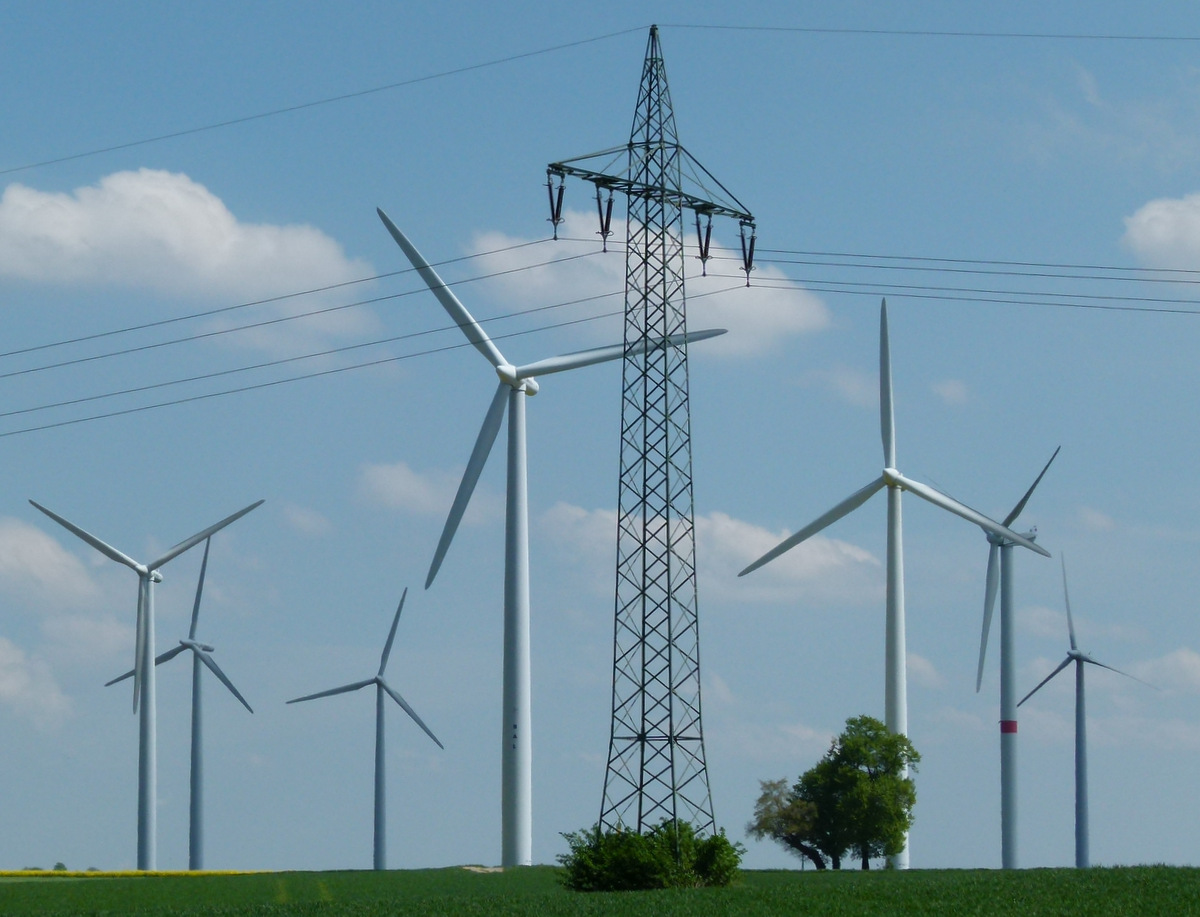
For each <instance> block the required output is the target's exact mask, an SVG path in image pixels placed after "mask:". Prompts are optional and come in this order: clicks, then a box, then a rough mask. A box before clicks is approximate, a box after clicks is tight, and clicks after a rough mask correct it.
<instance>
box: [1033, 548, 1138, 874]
mask: <svg viewBox="0 0 1200 917" xmlns="http://www.w3.org/2000/svg"><path fill="white" fill-rule="evenodd" d="M1062 571H1063V602H1064V604H1065V605H1066V606H1067V636H1068V637H1070V639H1071V648H1070V649H1069V650H1067V658H1066V659H1064V660H1063V661H1062V662H1060V663H1059V664H1058V668H1056V669H1055V670H1054V671H1053V672H1051V673H1050V674H1049V675H1047V676H1046V677H1045V678H1043V679H1042V680H1041V681H1040V682H1038V685H1037V687H1036V688H1034V689H1033V690H1032V691H1030V692H1029V693H1028V694H1026V695H1025V696H1024V697H1022V698H1021V700H1020V701H1019V702H1018V703H1017V706H1018V707H1019V706H1021V704H1023V703H1025V701H1027V700H1029V698H1031V697H1033V695H1035V694H1037V692H1038V691H1040V690H1041V689H1042V686H1043V685H1045V684H1046V683H1047V682H1048V681H1050V679H1051V678H1053V677H1054V676H1055V675H1057V674H1058V673H1059V672H1061V671H1062V670H1063V669H1065V668H1066V667H1067V666H1069V665H1070V664H1071V663H1072V662H1073V663H1075V868H1076V869H1086V868H1087V867H1088V866H1090V865H1091V859H1090V856H1089V853H1088V785H1087V698H1086V696H1085V694H1084V689H1083V666H1084V663H1091V664H1092V665H1096V666H1099V667H1100V668H1102V669H1108V670H1109V671H1112V672H1116V673H1117V674H1118V675H1124V676H1125V677H1126V678H1132V679H1133V680H1134V681H1139V682H1141V683H1142V684H1144V685H1146V686H1147V687H1153V686H1152V685H1150V684H1148V683H1147V682H1144V681H1142V680H1141V679H1140V678H1136V677H1134V676H1133V675H1130V674H1129V673H1128V672H1122V671H1121V670H1120V669H1114V668H1113V667H1112V666H1111V665H1108V664H1107V663H1103V662H1099V661H1097V660H1095V659H1093V658H1092V657H1091V656H1089V655H1088V654H1087V653H1082V652H1080V651H1079V647H1078V646H1077V645H1076V643H1075V622H1074V620H1073V619H1072V618H1071V596H1070V594H1069V593H1068V592H1067V560H1066V558H1065V557H1064V558H1062Z"/></svg>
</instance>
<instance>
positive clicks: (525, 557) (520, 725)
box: [376, 210, 725, 866]
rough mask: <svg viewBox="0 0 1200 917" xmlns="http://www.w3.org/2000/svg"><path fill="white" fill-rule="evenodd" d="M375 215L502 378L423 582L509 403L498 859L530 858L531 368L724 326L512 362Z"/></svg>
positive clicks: (521, 861)
mask: <svg viewBox="0 0 1200 917" xmlns="http://www.w3.org/2000/svg"><path fill="white" fill-rule="evenodd" d="M376 212H377V213H378V214H379V219H381V220H382V221H383V225H384V226H386V227H387V230H388V232H390V233H391V234H392V238H393V239H395V240H396V244H397V245H399V246H400V248H401V250H402V251H403V252H404V254H405V255H406V256H407V258H408V260H409V261H410V262H412V265H413V267H415V268H416V269H417V272H418V273H419V274H420V275H421V278H422V279H423V280H424V281H425V283H426V284H427V285H428V286H429V289H430V290H432V291H433V294H434V296H436V297H437V299H438V302H440V303H441V304H442V306H443V308H445V310H446V312H447V313H449V315H450V318H451V319H452V320H453V321H454V323H455V324H456V325H458V326H459V327H460V328H461V329H462V331H463V334H465V335H466V336H467V340H469V341H470V342H471V344H472V345H474V347H475V349H476V350H478V351H479V352H480V353H481V354H483V356H484V358H485V359H486V360H487V361H488V362H489V363H490V364H491V365H492V367H493V368H494V369H495V371H496V375H497V376H499V378H500V384H499V385H498V386H497V388H496V394H495V395H494V396H493V398H492V403H491V406H490V407H489V408H488V411H487V415H486V416H485V417H484V421H483V427H482V429H481V430H480V431H479V436H478V438H477V439H476V440H475V447H474V449H473V450H472V451H471V458H470V459H469V461H468V462H467V470H466V471H465V472H464V474H463V478H462V482H461V483H460V484H459V486H458V492H457V493H456V494H455V496H454V503H453V504H452V505H451V507H450V515H449V516H448V517H447V519H446V525H445V527H444V528H443V529H442V536H441V539H440V540H439V541H438V545H437V549H436V550H435V551H434V555H433V562H432V563H431V564H430V565H429V574H428V576H427V577H426V578H425V588H426V589H428V588H429V587H430V585H432V583H433V580H434V577H435V576H437V573H438V569H439V568H440V567H441V565H442V560H443V559H444V558H445V556H446V551H447V550H448V549H449V547H450V542H451V541H452V540H453V539H454V533H455V532H456V531H457V530H458V525H459V523H460V522H461V521H462V517H463V513H464V512H466V509H467V504H468V503H469V502H470V500H471V494H472V493H473V492H474V490H475V485H476V484H477V483H478V481H479V475H480V474H481V473H482V471H483V466H484V463H485V462H486V461H487V458H488V455H489V454H490V453H491V450H492V445H493V444H494V443H495V441H496V436H497V434H498V433H499V432H500V423H501V421H502V419H503V415H504V408H505V401H507V403H508V482H507V497H506V501H505V523H504V685H503V699H502V704H503V732H502V742H501V765H500V770H501V778H500V782H501V791H500V811H501V844H500V846H501V857H500V862H501V864H502V865H503V866H528V865H530V864H531V863H532V862H533V808H532V797H533V769H532V757H533V744H532V737H531V714H530V694H531V692H530V675H529V505H528V487H527V464H526V450H525V399H524V398H523V397H522V396H523V395H536V394H537V392H538V389H539V386H538V383H537V380H536V379H535V378H534V377H535V376H540V375H548V374H550V373H558V372H565V371H567V370H570V369H578V368H580V367H583V366H591V365H592V364H594V363H604V362H607V361H609V360H617V359H621V358H622V357H624V356H625V355H626V354H627V353H630V354H637V353H641V352H643V351H645V350H648V349H657V348H659V347H666V346H670V347H677V346H683V345H685V344H687V343H689V342H694V341H701V340H705V339H707V338H711V337H716V336H717V335H720V334H724V333H725V332H724V330H723V329H714V330H709V331H697V332H694V333H688V334H677V335H672V336H670V337H669V338H666V339H665V340H658V341H651V342H649V343H648V344H646V343H641V342H639V343H635V344H631V345H629V346H628V347H627V346H626V345H623V344H615V345H612V346H609V347H597V348H594V349H592V350H584V351H579V352H578V353H569V354H564V355H562V356H557V357H550V358H549V359H546V360H539V361H538V362H536V363H529V364H527V365H525V366H513V364H511V363H509V362H508V360H506V359H505V358H504V355H503V354H502V353H500V350H499V348H498V347H496V345H495V344H494V343H493V342H492V340H491V338H489V337H488V336H487V334H486V333H485V332H484V330H483V328H481V327H480V326H479V323H478V322H476V321H475V319H474V318H473V317H472V316H471V313H470V312H468V311H467V308H466V306H464V305H463V304H462V303H461V302H460V301H459V299H458V297H457V296H455V295H454V293H453V292H451V290H450V288H449V287H448V286H446V284H445V282H444V281H443V280H442V278H441V277H439V276H438V274H437V272H436V271H435V270H434V269H433V267H432V266H431V265H430V264H429V262H428V261H426V260H425V258H424V257H422V255H421V253H420V252H419V251H417V249H416V248H415V247H414V246H413V244H412V243H411V242H410V241H409V240H408V237H407V236H405V235H404V233H402V232H401V231H400V230H399V229H398V228H397V227H396V224H395V223H393V222H392V221H391V220H390V219H389V218H388V216H387V214H385V213H384V212H383V211H382V210H376Z"/></svg>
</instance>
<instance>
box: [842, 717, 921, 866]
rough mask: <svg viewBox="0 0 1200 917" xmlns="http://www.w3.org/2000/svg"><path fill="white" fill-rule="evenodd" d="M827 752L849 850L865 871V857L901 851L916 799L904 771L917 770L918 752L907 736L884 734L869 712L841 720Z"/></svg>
mask: <svg viewBox="0 0 1200 917" xmlns="http://www.w3.org/2000/svg"><path fill="white" fill-rule="evenodd" d="M830 751H831V753H832V754H833V757H834V760H835V761H836V762H837V766H838V768H839V771H840V774H841V779H842V780H843V781H844V783H843V784H842V785H843V788H844V789H843V792H844V793H845V797H844V799H843V812H844V814H845V817H846V819H847V821H848V822H849V829H850V831H849V833H850V839H851V841H850V849H851V850H853V851H854V852H855V853H856V854H857V855H858V856H859V857H860V858H861V860H862V868H863V869H869V868H870V858H871V857H873V856H874V857H884V856H894V855H895V854H897V853H899V852H900V851H901V850H903V849H904V838H905V835H906V834H907V833H908V829H909V828H911V827H912V822H913V806H915V805H916V802H917V790H916V785H915V784H914V783H913V779H912V777H910V776H908V772H910V771H915V770H916V769H917V763H918V762H919V761H920V760H921V756H920V755H919V754H918V753H917V750H916V749H915V748H913V745H912V742H910V741H909V740H908V736H904V735H897V734H896V733H893V732H889V731H888V728H887V727H886V726H884V725H883V723H881V722H880V721H879V720H877V719H875V718H874V717H870V716H857V717H852V718H851V719H848V720H846V729H845V730H844V731H843V732H842V734H841V735H840V736H838V738H837V740H836V741H835V743H834V748H832V749H831V750H830Z"/></svg>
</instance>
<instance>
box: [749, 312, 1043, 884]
mask: <svg viewBox="0 0 1200 917" xmlns="http://www.w3.org/2000/svg"><path fill="white" fill-rule="evenodd" d="M879 415H880V432H881V434H882V438H883V466H884V467H883V473H882V474H881V475H880V476H879V477H878V478H876V479H875V480H874V481H872V482H871V483H870V484H868V485H867V486H866V487H863V488H862V489H861V490H858V491H856V492H855V493H853V494H851V495H850V496H849V497H847V498H846V499H845V500H843V501H842V502H841V503H839V504H838V505H837V506H835V507H834V508H833V509H831V510H829V512H827V513H825V514H824V515H822V516H820V517H818V518H817V519H816V520H815V521H813V522H810V523H809V524H808V525H806V526H805V527H804V528H802V529H800V531H798V532H796V534H794V535H792V536H791V537H789V538H785V539H784V540H783V541H782V542H780V543H779V544H778V545H776V546H775V547H774V548H772V549H771V550H770V551H768V552H767V553H766V554H764V555H763V556H762V557H760V558H759V559H758V560H756V561H754V563H752V564H750V565H749V566H748V567H746V569H744V570H742V572H741V573H739V574H738V576H745V575H746V574H747V573H750V572H751V571H752V570H757V569H758V568H759V567H761V566H762V565H763V564H766V563H769V562H770V561H772V560H774V559H775V558H776V557H778V556H779V555H781V554H783V553H784V552H786V551H790V550H791V549H792V548H794V547H795V546H796V545H798V544H800V543H801V542H802V541H804V540H805V539H807V538H811V537H812V536H813V535H815V534H817V533H818V532H820V531H821V530H822V529H824V528H826V527H827V526H829V525H832V524H833V523H834V522H836V521H837V520H839V519H841V518H842V517H843V516H845V515H847V514H849V513H851V512H853V511H854V510H856V509H857V508H858V507H860V506H862V504H864V503H866V502H867V500H869V499H870V498H871V497H872V496H874V495H875V494H876V493H878V492H879V491H881V490H883V489H884V488H885V487H886V488H887V492H888V493H887V497H888V514H887V602H886V604H887V613H886V621H885V627H886V636H885V641H884V642H885V650H884V653H885V658H884V682H885V684H884V723H885V725H886V726H887V728H888V729H889V730H890V731H892V732H894V733H896V734H898V735H907V734H908V678H907V669H906V659H905V654H906V650H905V624H904V549H903V541H902V532H901V525H900V495H901V494H902V493H903V492H904V491H908V492H909V493H912V494H914V495H915V496H918V497H920V498H921V499H922V500H927V501H928V502H930V503H932V504H933V505H934V506H940V507H941V508H942V509H945V510H949V511H950V512H952V513H954V514H955V515H958V516H961V517H962V518H964V519H966V520H967V521H968V522H973V523H974V524H975V525H978V526H980V527H981V528H983V529H985V530H987V531H989V532H994V533H995V534H997V535H1000V536H1001V537H1003V538H1005V539H1006V540H1010V541H1012V542H1013V543H1015V544H1019V545H1023V546H1024V547H1027V548H1029V549H1031V550H1033V551H1037V552H1038V553H1039V554H1042V555H1045V556H1047V557H1049V556H1050V554H1049V552H1048V551H1046V550H1045V549H1044V548H1041V547H1039V546H1037V545H1035V544H1034V543H1033V542H1032V541H1030V540H1029V539H1027V538H1025V537H1024V536H1023V535H1018V534H1017V533H1016V532H1012V531H1009V529H1007V528H1005V527H1004V526H1002V525H1000V523H998V522H994V521H993V520H991V519H989V518H988V517H987V516H985V515H983V514H982V513H979V512H976V511H975V510H973V509H971V508H970V507H968V506H965V505H963V504H962V503H959V502H958V501H957V500H955V499H953V498H952V497H948V496H946V495H945V494H943V493H941V492H940V491H938V490H934V489H933V488H932V487H929V486H928V485H926V484H921V483H920V482H918V481H914V480H913V479H912V478H908V477H905V476H904V475H902V474H901V473H900V472H899V471H897V470H896V433H895V414H894V409H893V405H892V364H891V353H890V348H889V344H888V322H887V301H886V300H884V301H883V304H882V305H881V306H880V310H879ZM892 863H893V865H894V866H896V867H897V868H899V869H907V868H908V841H907V839H906V840H905V844H904V850H903V851H902V852H901V853H900V854H898V855H897V856H895V857H893V858H892Z"/></svg>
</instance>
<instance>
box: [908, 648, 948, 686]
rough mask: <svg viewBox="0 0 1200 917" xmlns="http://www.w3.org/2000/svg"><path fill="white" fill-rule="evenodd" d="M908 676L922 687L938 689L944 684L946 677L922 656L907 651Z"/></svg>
mask: <svg viewBox="0 0 1200 917" xmlns="http://www.w3.org/2000/svg"><path fill="white" fill-rule="evenodd" d="M907 660H908V677H909V678H910V679H911V680H912V681H913V683H914V684H918V685H920V686H921V687H922V688H932V689H934V690H939V689H941V688H944V687H945V686H946V679H945V678H943V677H942V674H941V672H939V671H938V670H937V669H936V668H935V667H934V665H933V663H932V662H930V661H929V660H928V659H926V658H925V657H924V656H918V655H917V654H916V653H909V654H908V657H907Z"/></svg>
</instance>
